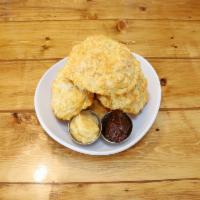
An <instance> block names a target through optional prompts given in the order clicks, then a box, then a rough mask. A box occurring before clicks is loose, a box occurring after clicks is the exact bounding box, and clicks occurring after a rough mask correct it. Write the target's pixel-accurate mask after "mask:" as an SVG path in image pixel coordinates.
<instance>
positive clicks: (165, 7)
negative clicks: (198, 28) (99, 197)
mask: <svg viewBox="0 0 200 200" xmlns="http://www.w3.org/2000/svg"><path fill="white" fill-rule="evenodd" d="M199 10H200V2H199V1H196V0H190V1H188V0H177V1H173V0H168V1H167V2H166V3H163V2H162V1H160V0H154V1H151V0H145V1H142V2H141V1H140V0H134V1H130V0H124V1H120V0H109V1H106V0H101V1H97V0H89V1H86V0H79V1H77V0H73V1H70V3H69V1H62V0H54V1H49V0H43V1H41V2H40V3H39V4H38V1H37V0H29V1H26V0H20V1H19V0H17V1H16V0H15V1H1V3H0V16H1V17H0V20H1V21H24V20H27V21H33V20H72V19H73V20H74V19H76V20H79V19H119V18H126V19H184V20H199V19H200V13H199Z"/></svg>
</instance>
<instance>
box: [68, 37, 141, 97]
mask: <svg viewBox="0 0 200 200" xmlns="http://www.w3.org/2000/svg"><path fill="white" fill-rule="evenodd" d="M66 67H67V69H68V72H69V73H68V78H69V79H70V80H72V81H73V82H74V84H75V85H77V86H78V87H79V88H82V89H86V90H88V91H90V92H93V93H98V94H103V95H110V94H123V93H125V92H128V91H130V90H131V89H132V88H133V87H134V86H135V84H136V80H137V77H138V74H139V71H140V67H139V62H138V61H137V60H136V59H135V58H133V55H132V54H131V52H130V50H129V49H128V48H127V47H126V46H125V45H123V44H120V43H118V42H117V41H114V40H112V39H109V38H107V37H105V36H91V37H88V38H87V39H86V40H84V41H83V42H81V43H80V44H78V45H76V46H75V47H74V48H73V49H72V51H71V53H70V56H69V59H68V64H67V66H66Z"/></svg>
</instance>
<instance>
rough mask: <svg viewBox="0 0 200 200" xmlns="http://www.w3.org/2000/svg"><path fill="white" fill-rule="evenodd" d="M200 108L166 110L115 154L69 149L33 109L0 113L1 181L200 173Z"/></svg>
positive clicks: (174, 176) (149, 177) (140, 178)
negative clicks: (44, 127)
mask: <svg viewBox="0 0 200 200" xmlns="http://www.w3.org/2000/svg"><path fill="white" fill-rule="evenodd" d="M199 120H200V111H199V110H193V111H191V110H188V111H167V112H166V111H162V112H160V113H159V115H158V117H157V120H156V122H155V123H154V125H153V127H152V128H151V130H150V131H149V133H148V134H147V136H146V137H145V138H144V139H143V140H142V141H141V142H139V143H138V144H137V145H136V146H135V147H133V148H130V149H129V150H127V151H125V152H122V153H119V154H116V155H112V156H101V157H99V156H89V155H83V154H80V153H76V152H74V151H71V150H69V149H67V148H65V147H63V146H61V145H59V144H58V143H56V142H55V141H53V140H52V139H50V138H49V136H48V135H47V134H45V133H44V132H43V131H42V129H41V127H40V125H39V124H38V122H37V120H36V117H35V115H34V114H33V113H0V121H1V123H0V132H1V133H2V134H0V163H1V164H0V182H38V181H39V182H40V181H43V182H48V183H51V182H54V183H66V182H102V181H103V182H113V181H114V182H117V181H144V180H163V179H183V178H184V179H187V178H200V170H199V166H200V157H199V154H200V123H199Z"/></svg>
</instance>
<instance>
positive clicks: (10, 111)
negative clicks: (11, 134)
mask: <svg viewBox="0 0 200 200" xmlns="http://www.w3.org/2000/svg"><path fill="white" fill-rule="evenodd" d="M187 110H200V107H190V108H160V110H159V111H160V112H166V111H187ZM0 113H35V110H34V109H19V110H17V109H16V110H0Z"/></svg>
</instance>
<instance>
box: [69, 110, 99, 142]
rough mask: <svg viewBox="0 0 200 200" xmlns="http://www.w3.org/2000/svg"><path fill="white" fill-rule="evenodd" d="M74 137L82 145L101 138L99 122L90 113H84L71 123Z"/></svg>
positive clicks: (71, 131)
mask: <svg viewBox="0 0 200 200" xmlns="http://www.w3.org/2000/svg"><path fill="white" fill-rule="evenodd" d="M69 128H70V133H71V135H72V137H73V138H74V139H75V140H76V141H78V142H79V143H82V144H90V143H92V142H94V141H95V140H96V139H97V138H98V136H99V132H100V129H99V121H98V119H97V117H96V116H95V115H94V114H92V113H91V112H90V111H87V110H86V111H82V112H80V113H79V114H78V115H77V116H75V117H74V118H73V119H72V120H71V122H70V127H69Z"/></svg>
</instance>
